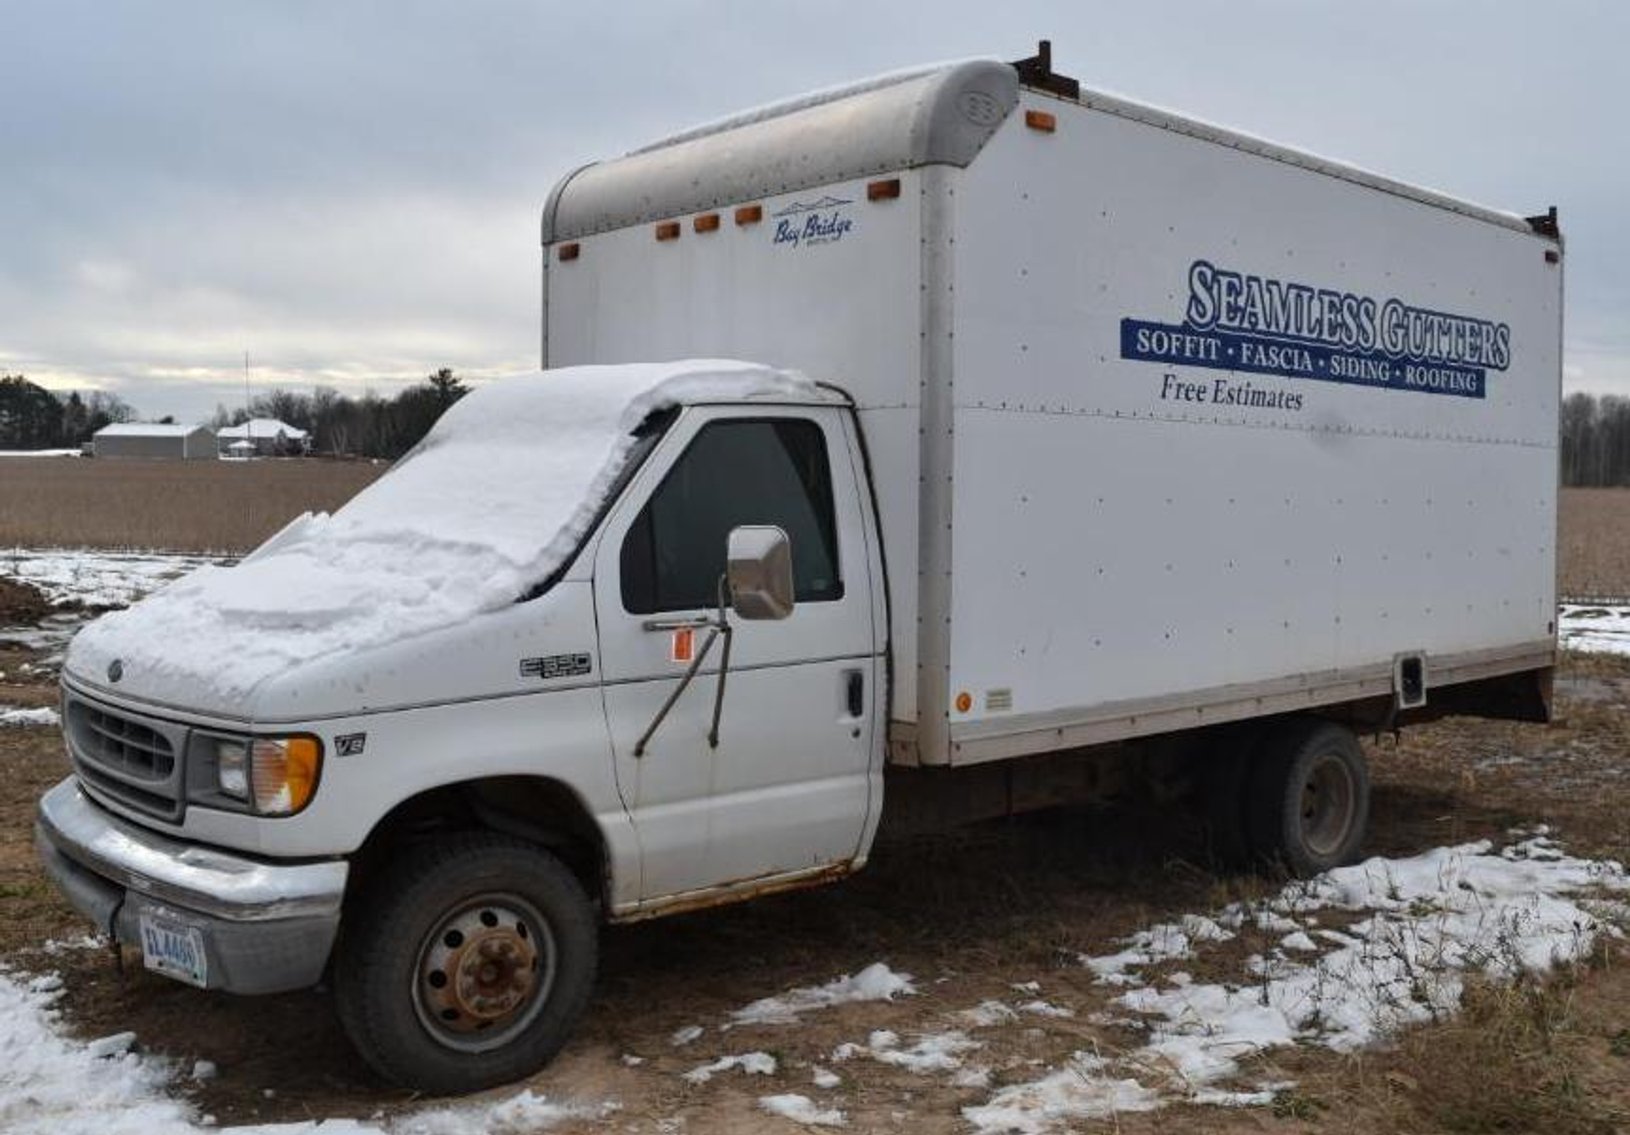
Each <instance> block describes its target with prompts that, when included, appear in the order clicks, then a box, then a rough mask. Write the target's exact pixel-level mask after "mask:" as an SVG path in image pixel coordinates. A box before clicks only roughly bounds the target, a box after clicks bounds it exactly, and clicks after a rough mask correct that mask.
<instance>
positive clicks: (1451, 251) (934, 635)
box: [544, 63, 1562, 765]
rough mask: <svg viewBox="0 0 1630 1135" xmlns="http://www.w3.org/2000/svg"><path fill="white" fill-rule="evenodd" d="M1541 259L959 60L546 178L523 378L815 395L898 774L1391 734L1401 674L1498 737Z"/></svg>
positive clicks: (1450, 203) (1551, 308) (1543, 598)
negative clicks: (840, 429)
mask: <svg viewBox="0 0 1630 1135" xmlns="http://www.w3.org/2000/svg"><path fill="white" fill-rule="evenodd" d="M1545 229H1546V224H1545V219H1543V218H1540V219H1536V221H1535V222H1529V221H1526V220H1524V219H1522V218H1520V217H1516V216H1512V215H1508V214H1504V213H1496V212H1492V211H1489V210H1485V209H1481V208H1478V207H1476V206H1472V205H1468V204H1465V203H1462V202H1458V201H1454V200H1452V199H1449V198H1446V197H1443V196H1441V195H1438V194H1435V193H1431V192H1428V191H1425V190H1421V189H1416V188H1413V187H1410V186H1406V185H1402V184H1399V183H1396V182H1392V181H1388V180H1386V179H1383V178H1378V177H1375V176H1373V175H1369V174H1365V173H1362V172H1360V171H1357V170H1353V169H1351V168H1348V167H1345V166H1342V165H1338V164H1336V163H1332V162H1328V161H1325V160H1322V159H1319V158H1315V157H1312V156H1310V155H1306V154H1301V153H1297V152H1294V151H1290V150H1286V149H1283V148H1280V147H1277V146H1273V145H1270V144H1267V143H1264V142H1261V141H1258V140H1255V139H1252V138H1249V137H1246V136H1243V135H1239V134H1235V133H1232V132H1230V131H1226V130H1222V129H1219V128H1216V127H1212V126H1207V125H1204V124H1201V123H1197V122H1194V121H1190V120H1187V119H1183V118H1180V117H1177V116H1174V115H1171V114H1167V113H1164V112H1161V111H1157V110H1154V109H1151V108H1148V107H1144V106H1139V105H1136V104H1132V103H1127V102H1124V101H1121V100H1118V99H1113V98H1109V97H1107V96H1101V95H1095V94H1091V93H1082V94H1077V95H1074V96H1071V95H1069V94H1065V93H1055V92H1053V91H1048V90H1040V89H1034V88H1032V87H1029V86H1022V85H1021V84H1020V81H1019V79H1018V76H1017V74H1016V72H1015V70H1014V68H1012V67H1008V66H1004V65H1000V64H995V63H969V64H962V65H957V66H953V67H948V68H940V69H935V70H931V71H928V72H924V73H920V74H916V75H909V76H903V77H896V78H894V79H891V80H886V81H883V82H882V83H881V84H872V85H868V86H865V87H861V88H857V89H853V90H850V91H840V92H833V93H831V94H828V95H825V96H817V97H816V98H814V99H809V100H803V101H802V102H800V103H792V104H784V105H783V106H781V107H772V108H769V109H768V110H765V111H761V112H757V113H755V114H750V115H746V116H742V117H741V118H738V119H735V120H731V121H728V122H725V123H721V124H719V125H718V126H716V127H713V128H710V129H705V130H702V131H698V132H693V133H692V134H689V135H682V136H680V137H679V138H677V139H674V140H670V141H669V142H667V143H663V144H661V145H658V146H655V147H652V148H650V149H647V150H644V151H640V152H637V153H635V154H632V155H630V156H628V157H626V158H623V159H621V160H618V161H614V162H610V163H606V164H603V165H596V166H590V167H586V168H585V169H584V170H581V171H579V172H578V173H577V174H575V175H573V176H572V177H570V178H568V179H566V180H565V181H564V182H563V183H562V184H561V186H559V187H558V188H557V189H556V191H555V193H554V195H553V196H552V197H551V199H550V202H549V205H548V207H547V208H546V210H545V216H544V241H545V245H546V256H545V265H546V266H545V276H544V362H545V365H546V366H560V365H568V364H575V363H587V362H621V361H630V360H638V359H646V358H664V357H684V356H708V355H719V356H728V357H743V358H753V359H762V360H764V361H767V362H770V363H772V364H774V365H777V366H786V367H794V368H798V369H801V370H803V371H805V372H806V373H808V374H810V375H811V376H813V377H816V378H819V379H822V380H825V381H829V382H832V383H835V384H837V385H839V386H841V387H843V388H844V389H846V390H847V391H849V392H850V393H851V394H852V395H853V397H854V398H855V400H856V403H857V406H858V416H859V419H860V422H861V424H862V428H863V431H864V433H865V437H866V441H867V444H868V448H869V452H870V460H871V465H872V473H873V478H874V483H875V490H876V494H877V500H878V507H879V515H880V525H881V530H882V540H883V544H884V551H885V560H886V564H887V569H888V586H889V595H890V610H891V620H890V621H891V627H890V629H891V656H892V659H893V688H892V692H891V701H890V747H889V751H890V756H891V759H892V760H893V761H894V762H895V763H898V764H923V765H962V764H972V763H977V762H981V761H986V760H991V759H995V758H1002V757H1011V756H1018V755H1023V754H1028V753H1033V752H1039V751H1044V750H1053V749H1060V748H1066V747H1072V746H1079V745H1086V744H1092V743H1097V742H1103V741H1113V740H1122V739H1126V738H1130V737H1136V736H1141V735H1146V734H1151V733H1160V732H1167V731H1171V730H1176V729H1182V728H1188V727H1193V726H1201V725H1208V724H1215V723H1218V722H1223V721H1228V720H1234V719H1239V718H1243V717H1253V716H1259V715H1266V714H1272V713H1281V712H1287V711H1292V710H1299V709H1308V708H1313V707H1319V706H1330V705H1335V704H1347V703H1352V704H1357V703H1359V702H1361V701H1363V700H1364V699H1372V698H1374V699H1380V702H1381V703H1391V704H1392V705H1393V706H1394V707H1397V706H1398V705H1400V704H1401V705H1403V706H1405V707H1407V706H1409V705H1411V704H1413V703H1414V701H1415V700H1417V699H1416V697H1415V693H1414V692H1413V691H1411V693H1410V696H1409V697H1408V698H1405V699H1403V700H1402V702H1401V703H1400V701H1399V700H1398V699H1397V698H1396V697H1395V693H1396V687H1397V686H1398V684H1399V661H1400V659H1406V660H1408V665H1409V666H1418V667H1420V668H1421V669H1422V670H1423V671H1424V673H1423V674H1422V675H1421V678H1422V681H1423V682H1424V687H1425V690H1424V692H1425V696H1426V699H1427V701H1428V702H1429V703H1430V702H1431V701H1432V700H1433V699H1434V697H1441V696H1442V695H1443V693H1444V692H1445V691H1447V690H1449V689H1450V688H1451V687H1461V688H1462V692H1464V689H1465V688H1467V687H1465V684H1466V683H1469V682H1475V681H1481V680H1483V679H1488V678H1491V677H1495V676H1499V675H1509V674H1516V675H1530V676H1532V678H1533V683H1532V686H1531V687H1524V686H1521V685H1519V686H1515V687H1512V686H1507V687H1502V696H1501V699H1498V704H1496V701H1486V702H1476V704H1473V705H1472V706H1471V707H1472V708H1476V709H1477V711H1479V712H1493V713H1509V714H1514V715H1517V716H1535V715H1541V714H1543V706H1542V705H1541V704H1540V703H1542V702H1543V700H1544V688H1543V680H1544V676H1545V674H1546V673H1547V672H1548V671H1547V668H1548V667H1549V666H1550V665H1551V662H1552V659H1553V651H1554V631H1555V625H1554V618H1555V615H1554V612H1555V600H1556V594H1555V569H1554V563H1555V532H1556V461H1557V454H1556V438H1557V411H1558V402H1559V391H1560V370H1561V366H1560V323H1561V293H1562V274H1561V265H1560V251H1559V241H1558V240H1557V239H1556V238H1555V236H1554V227H1552V228H1551V230H1550V232H1549V233H1548V232H1546V231H1542V230H1545ZM1513 691H1515V693H1513ZM1462 700H1463V702H1464V699H1462ZM1475 701H1476V700H1475V699H1474V702H1475ZM1388 717H1389V718H1390V715H1388ZM1382 723H1384V721H1382V720H1379V719H1378V720H1377V721H1376V722H1375V723H1374V724H1382Z"/></svg>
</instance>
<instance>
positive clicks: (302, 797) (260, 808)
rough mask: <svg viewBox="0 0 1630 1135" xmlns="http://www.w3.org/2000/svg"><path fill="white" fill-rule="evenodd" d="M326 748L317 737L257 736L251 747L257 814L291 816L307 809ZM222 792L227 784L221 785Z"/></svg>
mask: <svg viewBox="0 0 1630 1135" xmlns="http://www.w3.org/2000/svg"><path fill="white" fill-rule="evenodd" d="M322 765H323V746H322V742H321V741H319V740H317V738H315V737H256V738H255V739H254V740H253V741H252V742H250V745H249V787H250V788H251V789H252V790H253V792H254V801H255V811H257V812H260V813H262V814H264V815H268V816H289V815H293V814H294V813H295V812H298V811H299V810H300V809H302V808H304V807H305V806H306V805H307V804H308V803H310V801H311V795H312V793H313V792H315V791H316V790H317V774H318V773H319V772H320V771H321V770H322ZM221 787H222V790H223V791H225V789H226V785H225V783H224V780H223V783H222V786H221Z"/></svg>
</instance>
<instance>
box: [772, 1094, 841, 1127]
mask: <svg viewBox="0 0 1630 1135" xmlns="http://www.w3.org/2000/svg"><path fill="white" fill-rule="evenodd" d="M758 1106H759V1107H761V1108H763V1109H764V1110H765V1111H767V1112H769V1113H770V1114H771V1115H779V1116H780V1117H781V1118H782V1119H790V1120H792V1121H793V1122H794V1123H802V1124H805V1125H807V1126H810V1127H843V1126H844V1125H846V1124H847V1123H848V1122H849V1119H848V1117H847V1116H845V1115H844V1114H843V1112H841V1111H839V1110H838V1109H837V1108H835V1107H834V1108H827V1109H825V1110H824V1111H823V1110H822V1109H821V1108H819V1107H816V1106H815V1101H813V1100H811V1099H810V1098H809V1097H808V1096H801V1095H798V1094H796V1093H788V1094H787V1095H784V1096H760V1097H759V1100H758Z"/></svg>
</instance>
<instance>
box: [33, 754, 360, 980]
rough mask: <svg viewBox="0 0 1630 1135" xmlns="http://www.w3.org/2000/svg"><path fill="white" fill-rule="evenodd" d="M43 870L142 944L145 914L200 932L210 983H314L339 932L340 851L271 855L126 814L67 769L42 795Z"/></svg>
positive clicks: (37, 836) (101, 922) (85, 909)
mask: <svg viewBox="0 0 1630 1135" xmlns="http://www.w3.org/2000/svg"><path fill="white" fill-rule="evenodd" d="M34 844H35V847H36V848H37V849H38V850H39V854H40V860H41V862H42V863H43V864H44V866H45V870H46V873H47V874H48V875H50V876H51V878H52V880H53V881H54V882H55V883H56V884H57V886H58V887H59V888H60V889H61V890H62V892H63V894H64V895H65V896H67V899H68V901H69V902H70V903H72V904H73V906H74V908H75V909H76V910H78V911H79V912H80V913H81V914H83V915H85V916H86V917H87V918H89V919H90V920H91V921H93V922H95V923H96V924H97V926H98V928H99V929H100V930H101V931H102V933H104V934H107V935H109V936H111V937H112V938H114V939H116V940H118V941H121V942H128V943H131V944H133V945H138V946H139V945H140V944H141V933H140V929H139V928H140V922H141V918H142V917H143V916H144V915H146V916H148V917H150V918H159V919H163V920H164V921H165V922H167V923H170V924H172V925H175V924H179V925H181V926H185V927H189V928H192V929H196V930H197V931H198V932H199V933H200V935H201V936H202V940H203V944H204V950H205V955H206V957H207V960H208V965H207V967H206V972H207V981H206V986H207V987H208V988H210V989H224V990H227V991H229V992H232V993H280V992H284V991H286V990H291V989H304V988H306V987H308V986H311V985H315V984H316V983H317V981H318V980H319V979H320V978H321V977H322V973H323V968H324V967H325V966H326V965H327V964H328V955H329V952H330V951H331V950H332V949H333V946H334V937H335V935H336V934H337V933H338V931H339V925H340V907H341V905H342V903H343V901H344V898H345V880H346V874H347V871H348V867H347V865H346V863H345V861H344V860H339V859H334V860H322V861H320V862H314V863H289V864H281V863H268V862H263V861H261V860H256V859H249V858H246V857H243V856H239V855H233V854H230V853H228V852H224V851H219V850H216V849H214V848H209V847H202V846H199V845H197V844H191V843H184V842H182V841H180V840H175V839H171V838H169V837H168V836H163V835H160V834H158V833H157V832H151V831H147V830H146V829H144V828H141V827H138V826H136V825H134V824H130V823H127V822H125V821H124V820H121V819H119V818H118V817H117V816H114V815H112V814H111V813H109V812H107V811H106V810H105V809H103V808H101V807H100V806H98V805H97V804H95V803H94V802H93V801H91V800H90V799H89V798H87V797H86V795H85V794H84V792H82V791H81V790H80V788H79V785H78V783H77V782H76V781H75V780H74V778H72V777H69V778H68V779H67V780H64V781H63V782H62V783H61V784H59V785H57V786H56V787H55V788H53V789H51V791H49V792H47V793H46V794H45V796H44V797H43V798H41V800H40V810H39V816H38V819H37V820H36V822H35V825H34Z"/></svg>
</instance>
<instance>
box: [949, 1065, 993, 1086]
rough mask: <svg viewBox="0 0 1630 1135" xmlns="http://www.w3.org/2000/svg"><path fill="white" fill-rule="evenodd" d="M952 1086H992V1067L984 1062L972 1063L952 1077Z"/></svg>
mask: <svg viewBox="0 0 1630 1135" xmlns="http://www.w3.org/2000/svg"><path fill="white" fill-rule="evenodd" d="M951 1086H952V1087H954V1088H988V1087H990V1069H989V1068H987V1067H985V1066H984V1065H983V1064H972V1065H969V1066H968V1067H966V1068H964V1069H962V1070H961V1071H960V1072H958V1073H957V1074H956V1075H955V1076H952V1077H951Z"/></svg>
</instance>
